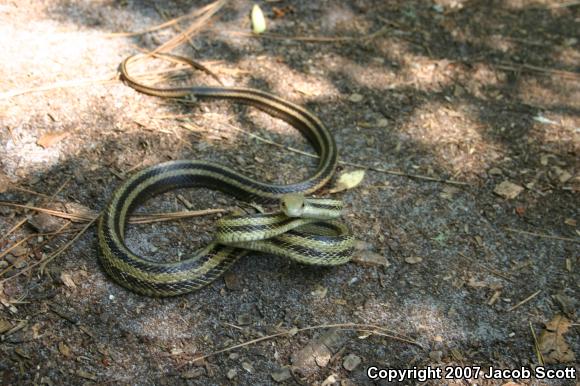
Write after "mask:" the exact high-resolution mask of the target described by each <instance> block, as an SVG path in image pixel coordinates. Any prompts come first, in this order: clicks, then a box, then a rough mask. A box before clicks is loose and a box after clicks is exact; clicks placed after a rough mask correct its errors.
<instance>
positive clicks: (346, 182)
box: [329, 170, 365, 193]
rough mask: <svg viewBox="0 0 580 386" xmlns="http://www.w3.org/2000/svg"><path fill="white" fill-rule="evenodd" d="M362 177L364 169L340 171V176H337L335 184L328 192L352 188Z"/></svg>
mask: <svg viewBox="0 0 580 386" xmlns="http://www.w3.org/2000/svg"><path fill="white" fill-rule="evenodd" d="M364 177H365V171H364V170H354V171H352V172H346V173H342V174H341V175H340V177H338V181H337V182H336V185H335V186H334V188H332V189H330V192H329V193H338V192H342V191H343V190H348V189H352V188H354V187H355V186H357V185H359V184H360V183H361V182H362V180H363V178H364Z"/></svg>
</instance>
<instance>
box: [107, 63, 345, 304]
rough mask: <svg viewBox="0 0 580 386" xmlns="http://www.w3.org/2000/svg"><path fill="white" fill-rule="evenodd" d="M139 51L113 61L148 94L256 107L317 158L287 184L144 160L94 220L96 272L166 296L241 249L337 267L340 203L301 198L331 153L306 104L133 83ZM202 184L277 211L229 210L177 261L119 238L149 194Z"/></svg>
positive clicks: (315, 185) (205, 278)
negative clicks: (276, 205)
mask: <svg viewBox="0 0 580 386" xmlns="http://www.w3.org/2000/svg"><path fill="white" fill-rule="evenodd" d="M156 56H159V57H162V58H166V59H169V60H172V61H178V62H183V63H186V64H188V65H190V66H192V67H194V68H196V69H199V70H203V71H205V72H207V73H209V74H210V75H212V76H213V77H214V78H216V79H217V77H215V75H213V73H211V72H210V71H209V70H207V69H206V68H205V67H203V66H202V65H201V64H199V63H197V62H195V61H192V60H190V59H187V58H184V57H181V56H176V55H169V54H156ZM139 57H142V55H136V56H131V57H128V58H127V59H125V60H124V61H123V62H122V63H121V65H120V72H121V75H122V77H123V78H124V80H125V82H126V83H127V84H128V85H129V86H131V87H132V88H134V89H136V90H138V91H140V92H143V93H146V94H149V95H154V96H160V97H169V98H178V97H189V96H193V97H195V98H197V99H212V98H213V99H228V100H232V101H235V102H238V103H242V104H246V105H250V106H253V107H256V108H258V109H260V110H262V111H264V112H266V113H268V114H270V115H272V116H274V117H277V118H280V119H282V120H284V121H286V122H288V123H289V124H290V125H292V126H294V127H295V128H297V129H298V130H299V131H300V132H301V133H302V135H303V136H304V137H306V139H307V140H308V141H309V142H310V144H311V145H312V146H313V147H314V149H315V150H316V152H317V153H318V155H319V156H320V158H319V162H318V167H317V168H316V171H315V172H314V174H313V175H312V176H310V177H309V178H307V179H305V180H303V181H300V182H297V183H293V184H288V185H277V184H269V183H264V182H260V181H256V180H255V179H252V178H249V177H246V176H244V175H242V174H240V173H239V172H236V171H234V170H232V169H230V168H228V167H225V166H222V165H218V164H214V163H210V162H203V161H193V160H181V161H169V162H164V163H161V164H157V165H154V166H150V167H148V168H146V169H143V170H141V171H140V172H138V173H136V174H134V175H132V176H131V177H130V178H128V179H127V180H125V181H124V182H123V183H122V184H121V185H120V186H119V187H118V188H117V189H116V190H115V192H114V193H113V195H112V197H111V199H110V201H109V203H108V204H107V206H106V208H105V210H104V211H103V214H102V216H101V218H100V219H99V223H98V238H99V246H100V249H101V253H100V255H99V256H100V261H101V263H102V266H103V268H104V270H105V271H106V272H107V273H108V274H109V275H110V276H111V277H112V278H113V279H114V280H115V281H116V282H117V283H119V284H121V285H122V286H124V287H126V288H128V289H130V290H132V291H135V292H137V293H140V294H143V295H148V296H173V295H179V294H184V293H187V292H191V291H193V290H196V289H198V288H200V287H202V286H204V285H206V284H208V283H210V282H212V281H213V280H215V279H216V278H217V277H219V276H220V275H221V274H222V273H223V272H224V271H226V270H227V269H228V268H229V267H230V266H231V265H232V264H233V263H234V262H235V261H236V260H237V259H239V258H240V257H241V256H243V255H245V254H246V253H247V252H248V251H249V250H255V251H261V252H266V253H274V254H279V255H284V256H288V257H289V258H291V259H293V260H295V261H298V262H301V263H305V264H312V265H322V266H329V265H338V264H343V263H346V262H348V261H349V260H350V258H351V255H352V250H353V244H354V238H353V235H352V234H351V232H350V231H349V229H348V228H347V227H346V225H344V224H342V223H340V222H339V221H337V220H336V218H337V217H339V216H340V211H341V209H342V202H341V201H338V200H330V199H312V198H305V197H304V195H308V194H310V193H313V192H315V191H316V190H318V189H319V188H321V187H322V186H323V185H325V184H326V183H327V182H328V181H329V179H330V178H331V177H332V175H333V173H334V170H335V168H336V164H337V162H338V153H337V149H336V144H335V141H334V138H333V136H332V134H331V133H330V132H329V131H328V129H327V128H326V127H325V126H324V124H323V123H322V122H321V121H320V120H319V119H318V118H317V117H316V116H314V115H313V114H312V113H310V112H309V111H307V110H306V109H304V108H302V107H300V106H298V105H295V104H294V103H291V102H288V101H286V100H284V99H282V98H280V97H277V96H275V95H272V94H269V93H266V92H263V91H260V90H256V89H251V88H242V87H200V86H195V87H182V88H158V87H153V86H147V85H144V84H141V83H139V81H137V80H136V79H134V78H133V77H131V76H130V75H129V73H128V71H127V66H128V65H129V64H130V63H131V62H132V61H134V60H136V59H138V58H139ZM187 187H206V188H211V189H216V190H220V191H222V192H225V193H226V194H230V195H232V196H235V197H237V198H239V199H242V200H245V201H253V202H258V203H259V202H273V201H279V202H280V207H281V210H280V212H277V213H268V214H252V215H243V216H238V215H232V216H227V217H224V218H221V219H220V220H219V221H218V224H217V231H216V235H215V237H214V241H213V242H212V243H210V244H209V245H207V246H206V247H204V248H202V249H201V250H199V251H197V252H196V253H195V255H194V256H192V257H190V258H188V259H185V260H182V261H178V262H161V263H159V262H153V261H150V260H147V259H145V258H143V257H140V256H138V255H136V254H135V253H133V252H132V251H131V250H130V249H129V248H128V247H127V246H126V245H125V241H124V235H125V227H126V223H127V218H128V216H129V214H130V213H131V212H132V210H133V209H134V208H135V207H136V206H137V205H138V204H140V203H142V202H143V201H144V200H146V199H147V198H149V197H151V196H152V195H155V194H159V193H161V192H165V191H169V190H172V189H177V188H187Z"/></svg>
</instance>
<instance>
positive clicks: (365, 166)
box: [227, 123, 469, 186]
mask: <svg viewBox="0 0 580 386" xmlns="http://www.w3.org/2000/svg"><path fill="white" fill-rule="evenodd" d="M227 125H228V127H230V128H232V129H234V130H236V131H239V132H242V133H245V134H246V135H248V136H250V137H252V138H255V139H257V140H258V141H261V142H263V143H267V144H269V145H272V146H276V147H278V148H280V149H284V150H287V151H291V152H293V153H297V154H302V155H304V156H307V157H311V158H319V157H318V155H316V154H312V153H308V152H305V151H302V150H298V149H295V148H293V147H289V146H285V145H282V144H281V143H277V142H274V141H271V140H269V139H266V138H263V137H260V136H259V135H257V134H254V133H251V132H249V131H246V130H243V129H240V128H239V127H236V126H234V125H232V124H229V123H227ZM338 163H339V164H342V165H348V166H354V167H357V168H362V169H369V170H373V171H375V172H379V173H385V174H392V175H395V176H402V177H408V178H416V179H419V180H425V181H433V182H441V183H444V184H451V185H461V186H469V184H468V183H467V182H461V181H454V180H446V179H442V178H436V177H429V176H424V175H420V174H411V173H404V172H399V171H397V170H390V169H383V168H378V167H374V166H367V165H363V164H358V163H354V162H347V161H338Z"/></svg>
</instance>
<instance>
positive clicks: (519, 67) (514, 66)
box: [493, 62, 580, 79]
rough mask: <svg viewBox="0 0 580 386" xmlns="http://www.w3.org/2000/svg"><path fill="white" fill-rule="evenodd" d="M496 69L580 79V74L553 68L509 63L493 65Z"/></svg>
mask: <svg viewBox="0 0 580 386" xmlns="http://www.w3.org/2000/svg"><path fill="white" fill-rule="evenodd" d="M493 66H494V67H496V68H499V69H501V70H508V71H528V72H536V73H540V74H550V75H558V76H561V77H563V78H570V79H580V74H579V73H577V72H571V71H563V70H554V69H553V68H545V67H538V66H534V65H532V64H525V63H524V64H516V63H509V62H502V63H498V64H493Z"/></svg>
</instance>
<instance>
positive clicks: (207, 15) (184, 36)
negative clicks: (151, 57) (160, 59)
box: [151, 0, 226, 54]
mask: <svg viewBox="0 0 580 386" xmlns="http://www.w3.org/2000/svg"><path fill="white" fill-rule="evenodd" d="M225 3H226V1H225V0H217V1H214V2H213V3H211V4H208V5H207V6H206V7H205V12H203V14H201V16H199V18H198V19H197V20H195V21H194V22H193V23H192V24H191V25H190V26H189V27H188V28H187V29H186V30H185V31H183V32H182V33H180V34H178V35H176V36H174V37H173V38H171V39H169V40H168V41H166V42H165V43H163V44H161V45H160V46H159V47H157V48H155V49H154V50H153V51H152V52H151V53H153V54H155V53H161V52H168V51H171V50H173V49H174V48H176V47H178V46H179V45H181V44H182V43H184V42H185V41H187V40H188V39H189V38H191V37H192V36H193V35H194V34H195V33H196V32H198V31H199V30H200V29H201V28H202V27H203V26H204V25H205V24H206V23H207V22H208V21H209V20H210V19H211V18H212V17H213V16H214V15H215V14H216V13H217V12H218V11H219V10H220V9H221V8H222V7H223V6H224V5H225Z"/></svg>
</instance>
